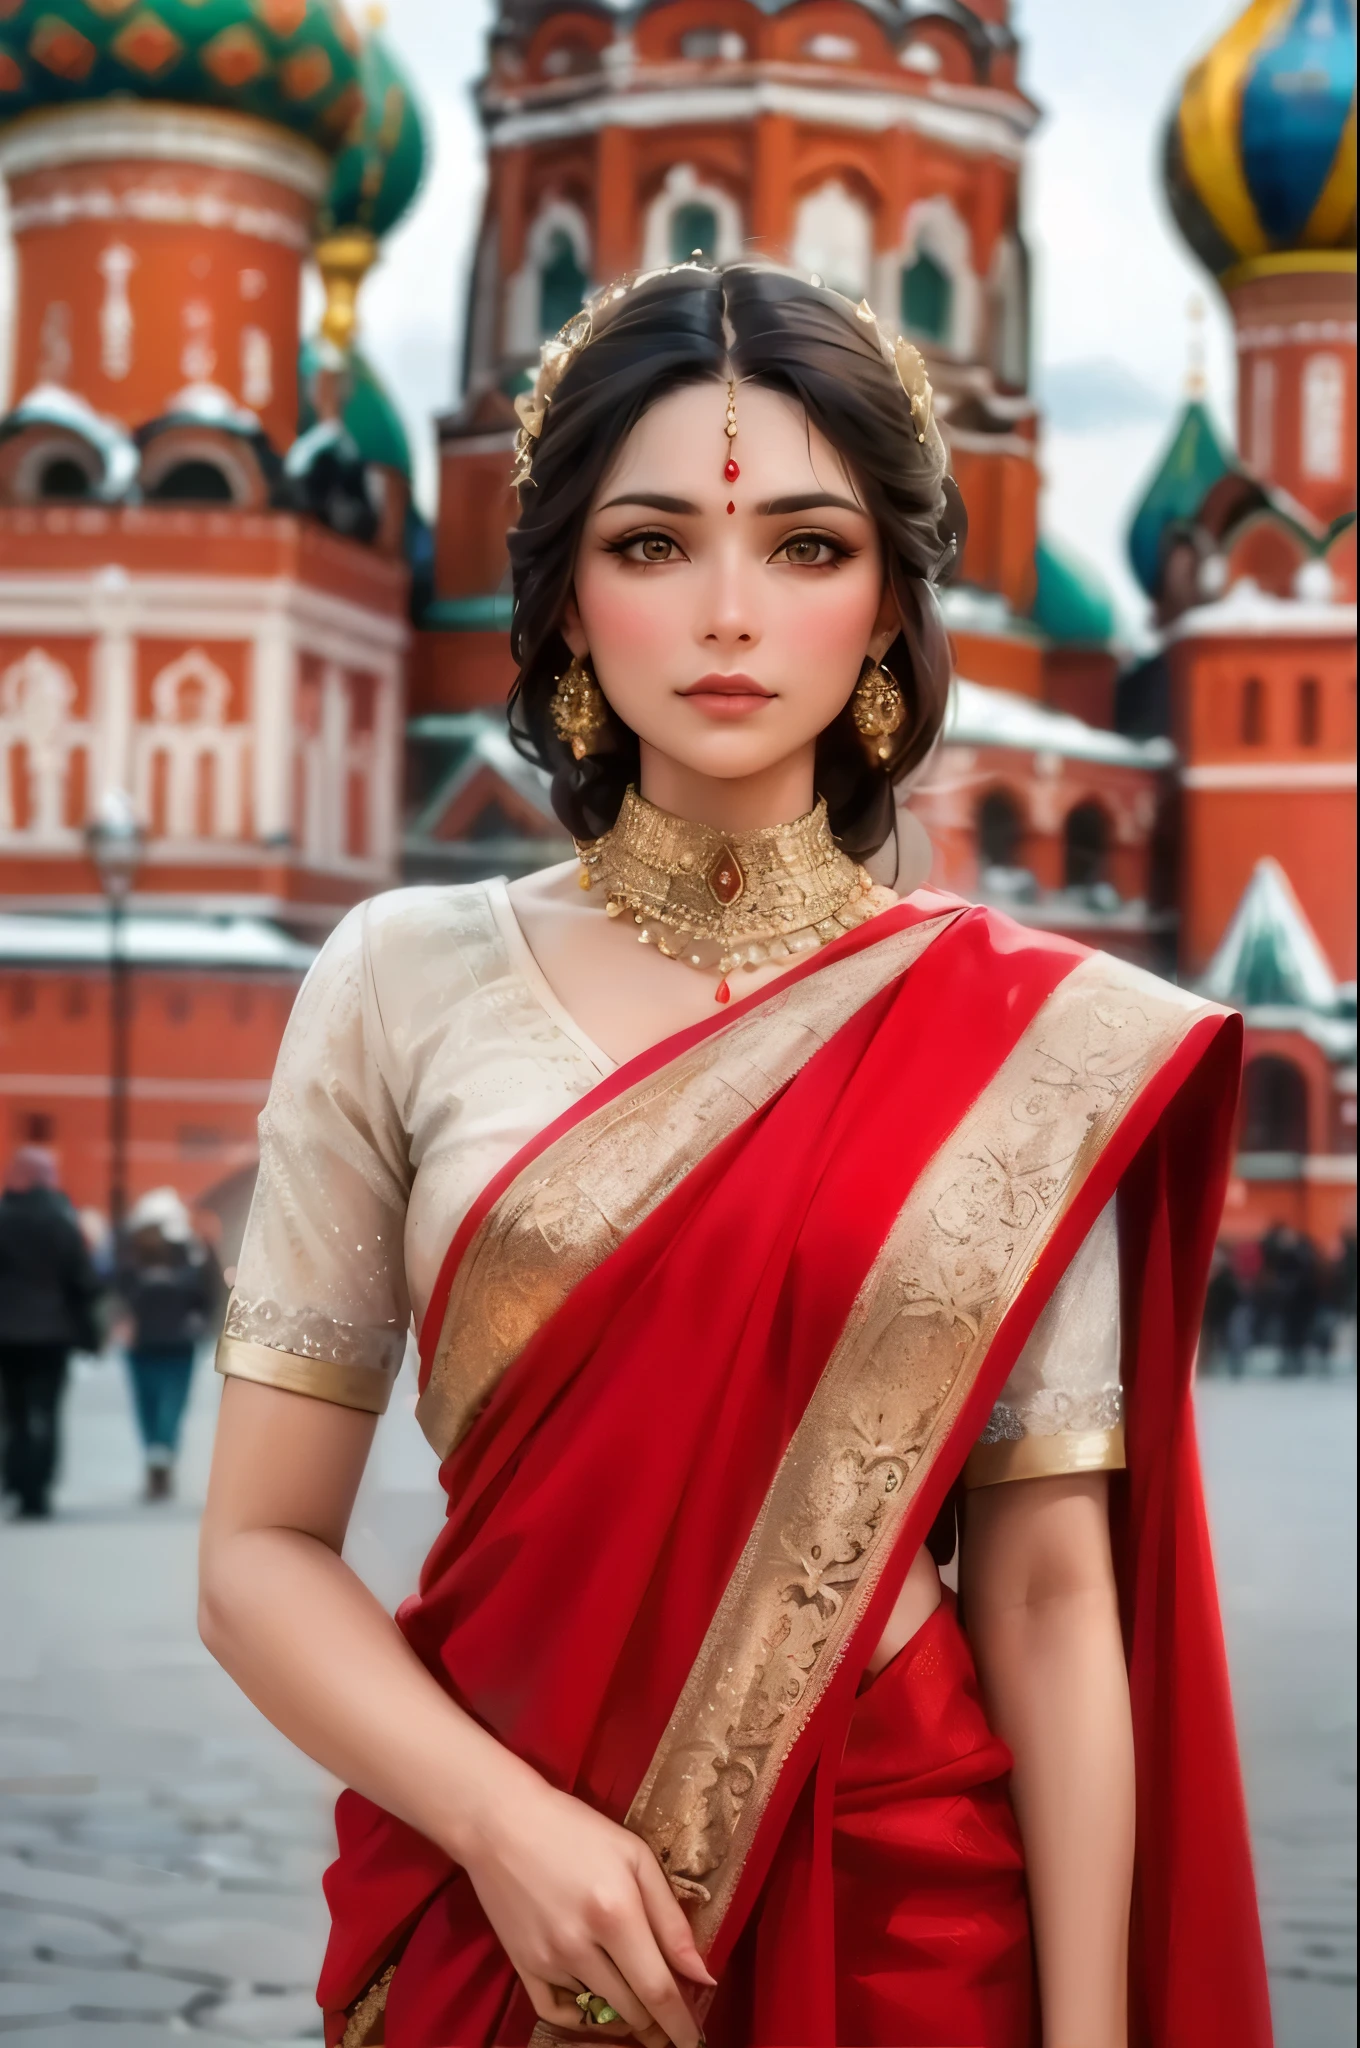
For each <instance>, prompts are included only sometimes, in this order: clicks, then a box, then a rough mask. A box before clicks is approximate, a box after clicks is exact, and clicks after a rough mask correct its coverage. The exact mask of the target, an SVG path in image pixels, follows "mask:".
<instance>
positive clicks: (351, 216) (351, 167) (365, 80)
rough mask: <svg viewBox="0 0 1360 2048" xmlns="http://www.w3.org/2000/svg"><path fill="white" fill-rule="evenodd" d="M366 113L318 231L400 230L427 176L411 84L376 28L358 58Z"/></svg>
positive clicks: (341, 159)
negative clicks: (403, 216)
mask: <svg viewBox="0 0 1360 2048" xmlns="http://www.w3.org/2000/svg"><path fill="white" fill-rule="evenodd" d="M359 82H360V85H361V86H362V88H363V95H364V110H363V114H362V116H361V117H360V120H359V123H358V125H357V127H356V128H354V129H353V130H352V131H351V134H350V137H349V140H348V142H347V143H346V145H345V147H344V148H343V149H342V150H341V152H340V154H339V156H338V157H337V158H336V161H335V170H334V172H333V174H332V177H331V186H330V191H329V193H328V194H327V196H326V200H325V204H324V206H323V208H322V212H321V220H320V223H319V232H320V233H322V234H330V233H333V232H334V230H335V229H336V228H366V229H367V230H368V232H369V233H370V234H373V235H385V234H386V233H387V231H388V229H389V228H391V227H395V225H396V223H397V222H398V221H399V220H400V218H401V216H402V215H403V214H404V213H405V211H406V209H407V207H408V206H409V205H410V204H411V201H412V200H413V199H414V198H415V196H416V193H417V191H418V190H419V188H420V181H421V179H422V178H423V177H424V175H425V130H424V126H423V123H422V121H421V118H420V109H419V108H418V106H417V105H416V102H415V100H414V98H413V97H412V93H411V87H410V82H409V80H408V79H407V77H406V74H405V73H404V72H403V71H402V70H401V68H400V66H399V65H398V64H397V62H396V59H395V58H394V57H393V55H392V52H391V50H390V49H389V48H388V46H387V43H386V42H385V40H384V39H383V37H382V36H381V35H380V34H379V33H378V28H377V26H376V24H375V25H374V26H373V27H372V28H370V30H369V33H368V34H367V35H366V36H365V38H364V45H363V49H362V51H361V52H360V57H359Z"/></svg>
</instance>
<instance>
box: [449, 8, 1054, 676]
mask: <svg viewBox="0 0 1360 2048" xmlns="http://www.w3.org/2000/svg"><path fill="white" fill-rule="evenodd" d="M1008 12H1009V10H1008V6H1007V0H977V4H974V5H968V6H965V5H953V4H951V5H950V6H949V7H948V8H940V9H938V10H932V11H931V12H929V13H928V14H926V13H924V12H923V11H922V10H918V9H915V8H911V7H907V6H904V5H900V4H899V0H788V4H785V0H761V4H759V5H757V4H755V0H653V4H651V5H647V6H643V7H640V8H634V9H632V10H630V13H629V16H628V20H627V24H626V25H625V23H624V20H623V18H622V17H620V16H617V15H614V14H613V13H612V12H611V11H610V10H608V9H606V8H603V7H600V6H596V5H563V4H561V0H503V5H502V8H501V13H500V18H499V21H498V23H497V26H496V28H495V30H494V32H493V35H492V40H491V51H490V62H489V66H488V70H487V75H486V76H485V78H484V79H483V81H482V85H481V89H480V107H481V112H482V118H483V123H484V126H485V131H486V138H487V149H488V163H489V176H488V190H487V198H486V206H485V211H484V215H483V220H482V227H481V233H480V237H479V241H478V245H477V254H476V260H475V264H474V268H473V275H472V282H471V290H470V302H469V318H468V327H467V348H466V362H465V373H466V374H465V402H464V404H463V407H462V409H461V410H460V412H459V413H458V414H457V415H456V416H455V417H454V418H453V419H450V420H447V421H445V422H444V423H443V427H442V437H441V456H442V468H441V493H440V518H439V537H438V554H437V563H436V589H437V596H438V600H439V602H438V604H437V605H436V607H435V610H434V612H433V614H432V615H430V616H429V618H428V621H427V623H428V624H429V625H430V626H431V627H432V628H434V629H435V630H433V631H432V632H431V633H430V634H429V636H428V638H427V640H426V644H425V647H424V649H423V650H422V655H421V659H420V666H419V670H418V677H417V683H416V700H417V704H418V705H420V706H423V707H424V708H426V709H429V710H437V709H442V710H446V711H447V710H456V709H461V708H465V707H471V706H475V705H481V704H490V703H494V702H497V701H499V700H500V699H501V698H502V697H503V696H504V693H505V689H506V686H507V684H508V682H509V680H510V676H511V669H510V664H509V655H508V649H507V647H506V643H505V637H504V607H503V605H501V604H499V602H498V593H500V591H501V589H502V586H503V581H504V573H505V554H504V548H503V543H502V536H503V533H504V531H505V528H506V526H507V524H508V523H509V521H510V519H511V518H512V517H513V509H514V508H513V504H512V501H511V498H510V494H509V490H508V485H507V481H506V479H507V475H508V469H509V460H510V448H511V443H512V439H513V429H514V419H513V414H512V411H511V400H512V398H513V395H514V393H515V392H516V391H517V390H519V389H520V388H521V386H522V383H523V379H524V375H525V371H526V369H527V368H528V367H529V366H530V365H531V364H534V363H536V361H537V356H538V349H539V344H540V342H541V341H542V340H543V338H544V336H545V335H546V334H548V333H551V332H553V331H555V329H556V328H557V327H558V326H559V325H560V324H561V323H562V322H563V321H564V320H565V319H566V318H568V317H569V315H570V314H571V313H572V312H573V311H574V310H575V309H576V308H577V307H578V306H579V305H580V303H581V300H582V297H583V296H584V295H585V294H586V293H587V292H588V291H589V290H590V289H591V288H592V287H593V286H595V285H598V284H600V283H603V282H605V281H607V280H608V279H610V278H611V277H614V276H616V275H618V274H619V273H620V272H622V271H625V270H627V269H630V268H634V267H637V266H639V265H650V264H654V263H665V262H670V261H672V260H678V259H679V258H682V257H684V256H687V255H688V254H689V253H690V252H691V251H692V250H694V249H696V248H698V249H702V250H703V251H704V252H705V253H707V254H710V255H713V256H716V257H727V256H733V255H736V254H738V253H740V252H741V251H742V250H743V249H752V250H757V251H762V252H765V253H767V254H769V255H770V256H772V257H776V258H778V259H780V260H786V261H792V262H794V263H796V264H798V265H799V266H800V267H801V268H803V269H804V270H806V271H810V272H816V273H819V274H820V275H821V276H823V277H824V278H825V279H826V280H827V282H828V283H831V284H834V285H836V286H837V287H838V288H840V289H842V290H844V291H845V292H846V293H847V294H848V295H849V296H850V297H851V298H854V299H858V298H860V297H861V296H867V297H868V298H869V299H870V300H871V301H872V302H873V304H874V305H875V306H876V307H877V308H878V309H879V311H880V312H881V313H882V315H883V317H884V318H885V319H887V320H891V321H893V322H895V323H898V324H900V325H901V327H902V328H903V330H904V331H905V332H907V333H909V334H910V335H911V336H912V337H913V338H914V339H915V340H917V341H918V342H919V343H920V344H921V346H922V347H923V349H924V350H925V351H926V353H927V355H928V357H929V360H930V363H931V369H932V374H933V377H934V380H935V384H936V388H937V393H938V400H939V413H940V416H941V418H942V419H943V421H944V423H945V427H946V432H947V434H948V437H949V440H950V444H951V449H952V453H953V463H954V469H955V473H956V475H957V476H958V479H959V482H960V485H961V487H962V489H963V493H964V496H965V499H966V501H967V504H968V509H969V518H970V538H969V547H968V559H967V562H966V564H965V568H964V577H965V580H966V582H967V583H968V584H970V585H971V586H973V587H974V589H975V590H976V591H977V592H978V593H981V594H983V595H985V596H986V598H987V599H988V600H989V601H990V606H991V609H990V611H988V610H987V609H986V607H983V608H982V610H981V611H980V610H979V608H978V607H977V606H973V607H972V608H971V609H969V608H967V607H965V608H964V609H963V610H962V611H961V612H960V615H959V618H958V619H957V620H956V621H955V622H954V623H955V624H956V626H957V637H958V642H959V653H960V660H961V663H962V664H963V666H964V667H965V668H966V670H967V672H968V673H969V674H970V675H971V676H973V677H974V678H975V679H977V680H978V681H980V682H983V683H994V684H1001V685H1003V686H1005V687H1007V688H1011V689H1019V690H1022V691H1024V692H1025V693H1026V694H1028V695H1031V696H1035V697H1039V696H1042V695H1043V694H1044V682H1043V661H1042V637H1041V635H1040V634H1039V633H1038V632H1037V631H1036V629H1035V627H1034V625H1033V623H1032V622H1031V620H1030V618H1029V613H1030V610H1031V606H1032V604H1033V601H1034V597H1035V582H1036V565H1035V553H1036V542H1037V514H1036V505H1037V495H1038V476H1037V470H1036V466H1035V436H1036V418H1035V409H1034V404H1033V401H1032V399H1031V398H1030V396H1029V392H1028V382H1029V362H1028V336H1029V307H1028V290H1029V285H1028V258H1027V255H1026V250H1025V245H1024V242H1023V239H1022V236H1021V231H1020V182H1021V172H1022V166H1023V160H1024V154H1025V146H1026V140H1027V137H1028V135H1029V133H1030V130H1031V128H1032V127H1033V125H1034V121H1035V118H1036V109H1035V108H1034V106H1033V104H1032V103H1031V101H1030V100H1029V99H1028V98H1027V97H1026V96H1025V94H1024V93H1023V92H1022V91H1021V90H1020V88H1019V85H1018V83H1017V78H1016V65H1017V48H1016V41H1015V37H1014V35H1013V33H1012V31H1011V28H1010V26H1009V22H1008Z"/></svg>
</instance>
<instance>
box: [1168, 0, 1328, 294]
mask: <svg viewBox="0 0 1360 2048" xmlns="http://www.w3.org/2000/svg"><path fill="white" fill-rule="evenodd" d="M1355 57H1356V36H1355V0H1252V4H1251V5H1250V6H1249V7H1248V8H1247V9H1246V11H1245V13H1243V14H1241V15H1240V16H1239V17H1238V19H1237V20H1236V21H1235V22H1234V23H1233V24H1232V26H1231V27H1230V28H1229V29H1227V30H1226V31H1225V32H1224V34H1223V35H1222V36H1220V38H1219V40H1218V41H1217V42H1216V43H1215V44H1214V46H1213V48H1212V49H1211V50H1210V51H1209V53H1208V55H1207V56H1205V57H1204V58H1202V59H1201V61H1200V62H1199V63H1198V64H1197V65H1196V66H1195V68H1194V70H1193V71H1192V72H1191V73H1190V75H1189V77H1188V78H1187V79H1186V82H1185V89H1184V91H1183V92H1182V94H1181V98H1180V104H1179V106H1178V107H1177V108H1176V110H1175V112H1174V113H1173V115H1172V117H1171V120H1170V122H1169V124H1168V128H1167V136H1166V184H1167V192H1168V195H1169V197H1170V200H1171V209H1172V212H1173V213H1174V214H1175V216H1176V221H1177V225H1178V226H1179V227H1180V230H1181V232H1182V234H1183V235H1184V236H1185V238H1186V240H1187V241H1188V242H1189V244H1190V246H1191V248H1192V249H1193V250H1194V251H1195V254H1196V255H1197V256H1199V257H1200V259H1201V260H1202V261H1203V262H1204V263H1206V264H1207V265H1208V267H1209V269H1210V270H1212V271H1214V272H1215V274H1216V275H1218V276H1219V277H1224V276H1226V275H1227V274H1229V273H1231V272H1232V271H1234V270H1237V269H1238V268H1239V267H1240V266H1242V265H1244V264H1245V265H1254V264H1258V263H1260V262H1261V261H1262V259H1264V260H1265V263H1266V265H1267V266H1269V265H1270V264H1271V262H1272V259H1279V258H1282V257H1285V256H1299V257H1301V258H1304V259H1305V260H1307V259H1308V258H1309V256H1310V255H1311V263H1312V265H1314V266H1318V267H1330V266H1331V265H1332V264H1335V265H1336V266H1337V267H1338V268H1340V267H1342V266H1343V265H1345V264H1346V263H1347V261H1348V260H1349V261H1350V262H1353V261H1354V253H1353V252H1354V250H1355Z"/></svg>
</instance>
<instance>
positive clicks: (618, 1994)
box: [578, 1948, 661, 2034]
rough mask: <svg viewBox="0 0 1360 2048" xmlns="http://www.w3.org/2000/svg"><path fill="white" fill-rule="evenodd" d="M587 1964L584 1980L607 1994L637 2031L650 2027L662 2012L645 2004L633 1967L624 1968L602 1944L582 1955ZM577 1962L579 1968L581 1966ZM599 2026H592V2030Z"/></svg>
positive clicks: (602, 1993) (603, 1994)
mask: <svg viewBox="0 0 1360 2048" xmlns="http://www.w3.org/2000/svg"><path fill="white" fill-rule="evenodd" d="M582 1962H583V1963H584V1965H585V1968H584V1973H583V1981H584V1982H585V1983H586V1984H588V1985H589V1986H590V1988H591V1990H592V1991H593V1992H594V1993H595V1994H596V1995H597V1997H600V1998H607V1999H608V2000H609V2003H610V2004H611V2005H612V2006H613V2008H614V2010H615V2012H616V2013H617V2014H618V2015H619V2017H620V2019H622V2020H623V2021H624V2022H625V2024H626V2025H627V2026H629V2027H630V2028H631V2029H632V2031H633V2032H634V2033H635V2034H639V2033H641V2032H642V2031H643V2030H644V2028H647V2027H650V2026H651V2025H652V2024H653V2023H654V2022H655V2021H657V2020H659V2019H660V2017H661V2015H660V2014H659V2013H655V2012H652V2011H651V2010H650V2009H649V2008H648V2006H646V2005H644V2003H643V2001H642V1997H641V1994H640V1993H639V1991H638V1990H637V1988H636V1986H635V1984H634V1981H633V1976H632V1973H631V1971H625V1970H623V1969H622V1968H620V1966H619V1965H618V1964H617V1963H616V1962H615V1961H614V1958H613V1957H612V1956H611V1955H610V1954H609V1953H608V1951H607V1950H605V1949H603V1948H596V1949H595V1951H594V1953H593V1954H592V1955H590V1956H586V1957H583V1958H582ZM579 1967H580V1966H579V1965H578V1969H579ZM595 2031H596V2028H595V2027H594V2026H592V2028H591V2032H592V2033H594V2032H595Z"/></svg>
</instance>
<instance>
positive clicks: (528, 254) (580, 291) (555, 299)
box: [506, 199, 591, 357]
mask: <svg viewBox="0 0 1360 2048" xmlns="http://www.w3.org/2000/svg"><path fill="white" fill-rule="evenodd" d="M590 279H591V246H590V229H589V227H588V226H587V224H586V218H585V215H584V214H583V213H582V212H581V209H580V207H579V206H576V205H575V204H574V203H573V202H572V201H571V200H569V199H550V200H548V201H547V203H546V204H545V205H544V206H543V207H541V208H540V210H539V212H538V214H537V216H536V217H535V219H534V223H533V226H532V227H531V228H530V230H529V235H528V239H527V241H526V243H525V250H524V261H523V263H522V264H521V266H520V268H519V269H518V270H517V271H516V272H515V275H514V276H513V277H512V278H511V279H510V282H509V285H508V287H507V293H506V353H507V355H510V356H525V357H529V356H536V355H537V354H538V351H539V347H540V345H541V344H542V343H543V342H544V341H545V340H546V339H547V337H548V336H549V335H550V334H555V333H556V332H557V330H558V328H559V327H561V326H563V325H564V323H565V322H566V321H567V320H569V319H570V318H571V316H572V314H573V313H577V312H579V311H580V309H581V304H582V301H583V300H584V298H585V295H586V292H587V291H588V289H589V286H590ZM573 295H574V296H575V304H574V305H569V304H568V301H569V300H570V299H571V297H572V296H573ZM564 306H565V307H566V309H567V310H566V311H565V312H562V317H561V319H555V320H553V324H552V325H551V326H545V325H544V321H545V320H546V319H549V318H551V317H552V315H553V314H555V313H557V312H558V311H559V310H560V309H561V308H562V307H564Z"/></svg>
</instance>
